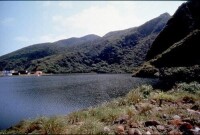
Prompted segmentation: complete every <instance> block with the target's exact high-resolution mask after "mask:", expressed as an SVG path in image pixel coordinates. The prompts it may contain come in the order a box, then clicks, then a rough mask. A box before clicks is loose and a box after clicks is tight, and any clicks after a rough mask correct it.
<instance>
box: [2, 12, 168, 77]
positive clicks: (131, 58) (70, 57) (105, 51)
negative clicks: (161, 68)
mask: <svg viewBox="0 0 200 135" xmlns="http://www.w3.org/2000/svg"><path fill="white" fill-rule="evenodd" d="M169 18H170V15H169V14H168V13H165V14H162V15H160V16H159V17H157V18H154V19H152V20H150V21H149V22H147V23H145V24H143V25H141V26H139V27H135V28H130V29H126V30H121V31H116V32H111V33H108V34H106V35H105V36H104V37H102V38H100V37H98V36H95V35H90V36H89V37H88V36H85V37H82V38H80V39H79V40H77V39H76V38H70V39H67V40H61V41H58V42H54V43H51V44H52V45H50V46H53V47H56V48H57V49H58V50H57V51H56V52H52V53H51V54H50V55H49V54H48V55H46V56H43V57H37V58H36V59H28V60H29V61H26V60H24V61H20V62H21V64H17V63H16V62H15V61H16V60H20V59H21V58H22V57H20V55H19V57H18V58H17V59H15V60H14V61H10V60H11V57H10V56H11V55H10V54H9V55H7V56H6V57H1V58H0V63H1V65H3V66H1V68H2V69H16V70H17V69H19V68H21V69H28V70H42V71H44V72H47V73H70V72H101V73H102V72H103V73H106V72H115V73H121V72H131V71H132V68H133V67H135V66H138V65H140V64H141V63H142V62H143V61H144V58H145V56H146V53H147V51H148V50H149V48H150V46H151V44H152V41H153V40H154V39H155V37H156V36H157V34H158V33H159V32H160V31H161V30H162V29H163V27H164V26H165V24H166V22H167V21H168V19H169ZM28 48H29V47H27V49H28ZM45 49H46V48H45ZM21 51H22V50H19V51H17V52H15V53H14V54H15V55H14V56H16V55H18V54H20V53H21ZM24 55H25V56H26V55H29V53H28V51H27V54H24ZM35 55H37V54H35ZM8 56H9V57H8ZM10 63H13V64H10ZM26 63H28V64H26ZM18 65H19V66H18ZM24 65H26V66H24Z"/></svg>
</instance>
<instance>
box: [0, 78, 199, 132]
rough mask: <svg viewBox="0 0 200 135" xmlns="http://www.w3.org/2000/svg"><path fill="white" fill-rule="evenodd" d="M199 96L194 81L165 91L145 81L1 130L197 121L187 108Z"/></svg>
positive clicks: (114, 128)
mask: <svg viewBox="0 0 200 135" xmlns="http://www.w3.org/2000/svg"><path fill="white" fill-rule="evenodd" d="M199 97H200V84H198V83H197V82H192V83H190V84H187V83H180V84H177V85H176V86H174V87H173V88H172V89H171V90H169V91H167V92H164V91H161V90H159V89H153V88H152V87H151V86H149V85H144V86H140V87H138V88H136V89H134V90H132V91H130V92H129V93H128V94H127V95H126V96H125V97H120V98H117V99H114V100H113V101H111V102H106V103H103V104H101V105H99V106H97V107H94V108H88V109H84V110H80V111H77V112H73V113H71V114H69V115H66V116H59V117H51V118H46V117H41V118H38V119H35V120H27V121H22V122H20V123H19V124H18V125H16V126H14V127H11V128H10V129H8V130H5V131H1V132H0V133H1V134H2V133H33V134H36V133H39V134H59V133H61V134H114V133H118V132H119V131H118V130H119V129H118V128H119V126H120V125H122V126H123V127H126V129H125V130H124V132H128V130H129V129H130V127H131V124H133V123H135V124H136V125H138V126H137V127H138V129H139V130H140V131H141V132H142V133H146V131H147V129H148V127H145V126H144V123H145V122H146V121H148V120H154V121H158V122H159V124H160V125H168V124H169V122H171V121H169V120H170V119H171V120H173V117H174V116H175V115H179V116H181V119H184V118H187V119H190V120H191V121H193V122H194V123H195V122H196V124H200V123H198V121H199V114H196V113H190V112H188V111H187V110H188V109H190V108H193V109H194V107H193V106H197V107H198V106H200V98H199ZM161 101H162V103H160V102H161ZM165 117H167V118H165ZM132 126H133V125H132ZM164 130H165V129H164ZM164 130H163V131H164ZM156 131H157V130H156ZM156 131H154V132H153V133H156ZM157 132H158V133H159V131H157ZM164 132H166V133H167V132H168V131H167V130H165V131H164Z"/></svg>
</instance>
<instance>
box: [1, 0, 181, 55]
mask: <svg viewBox="0 0 200 135" xmlns="http://www.w3.org/2000/svg"><path fill="white" fill-rule="evenodd" d="M182 3H184V1H0V56H2V55H4V54H7V53H10V52H12V51H15V50H18V49H20V48H23V47H26V46H29V45H32V44H37V43H43V42H54V41H57V40H61V39H67V38H70V37H81V36H84V35H87V34H96V35H99V36H103V35H105V34H106V33H108V32H110V31H115V30H123V29H127V28H131V27H135V26H139V25H141V24H143V23H145V22H146V21H148V20H151V19H153V18H155V17H157V16H159V15H160V14H162V13H165V12H168V13H169V14H170V15H173V14H174V12H175V11H176V9H177V8H178V7H179V6H180V5H181V4H182Z"/></svg>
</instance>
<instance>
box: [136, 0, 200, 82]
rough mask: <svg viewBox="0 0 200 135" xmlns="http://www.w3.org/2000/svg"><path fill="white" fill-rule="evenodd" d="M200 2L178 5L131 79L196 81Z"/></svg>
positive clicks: (199, 56) (199, 65)
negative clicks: (144, 60)
mask: <svg viewBox="0 0 200 135" xmlns="http://www.w3.org/2000/svg"><path fill="white" fill-rule="evenodd" d="M199 44H200V2H199V1H196V0H194V1H193V0H192V1H188V2H186V3H184V4H182V5H181V6H180V7H179V8H178V10H177V11H176V13H175V14H174V15H173V16H172V18H171V19H170V20H169V21H168V22H167V24H166V27H165V28H164V29H163V30H162V31H161V32H160V34H159V35H158V36H157V38H156V39H155V41H154V42H153V44H152V46H151V48H150V50H149V52H148V53H147V56H146V60H147V62H146V63H145V64H144V65H143V66H142V67H141V68H140V69H139V70H138V71H137V72H136V73H135V76H140V77H141V76H143V77H145V76H146V77H147V76H148V77H155V76H159V77H160V78H161V79H163V80H168V81H172V82H174V81H196V80H200V53H199V49H200V46H199Z"/></svg>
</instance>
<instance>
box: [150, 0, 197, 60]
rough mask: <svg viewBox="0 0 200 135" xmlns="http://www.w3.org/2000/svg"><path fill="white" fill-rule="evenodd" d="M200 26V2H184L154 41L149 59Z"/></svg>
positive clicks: (193, 0) (195, 0)
mask: <svg viewBox="0 0 200 135" xmlns="http://www.w3.org/2000/svg"><path fill="white" fill-rule="evenodd" d="M199 28H200V3H199V1H198V0H192V1H189V2H186V3H184V4H182V5H181V6H180V7H179V8H178V10H177V11H176V13H175V14H174V15H173V17H172V18H171V19H170V20H169V21H168V22H167V25H166V27H165V28H164V29H163V31H162V32H161V33H160V34H159V35H158V37H157V38H156V40H155V41H154V42H153V44H152V47H151V49H150V50H149V52H148V54H147V60H150V59H152V58H153V57H155V56H156V55H158V54H160V53H162V52H163V51H165V50H166V49H167V48H169V47H170V46H171V45H173V44H174V43H176V42H178V41H179V40H181V39H182V38H184V37H185V36H187V35H188V34H189V33H190V32H191V31H193V30H195V29H199Z"/></svg>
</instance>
